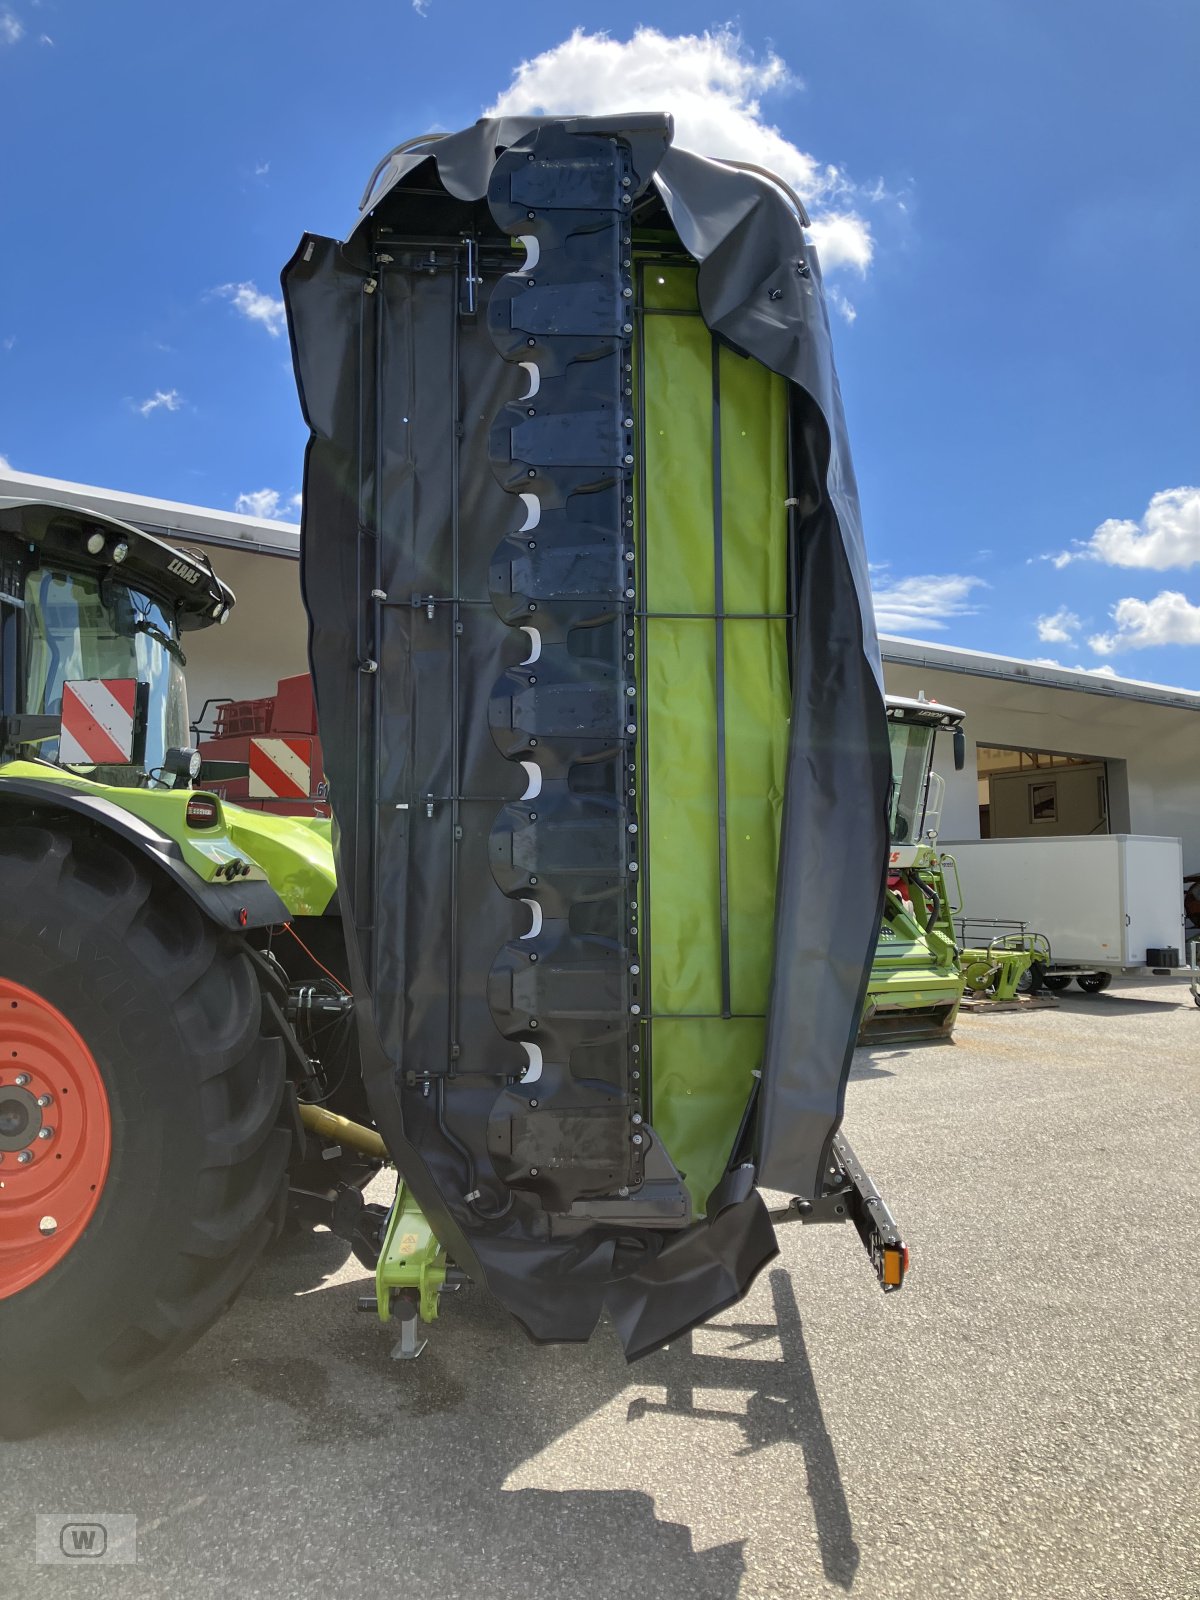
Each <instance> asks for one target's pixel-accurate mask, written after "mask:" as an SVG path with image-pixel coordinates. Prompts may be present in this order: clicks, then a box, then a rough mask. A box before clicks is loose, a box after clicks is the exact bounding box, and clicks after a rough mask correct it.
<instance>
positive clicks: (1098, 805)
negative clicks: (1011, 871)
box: [976, 744, 1112, 839]
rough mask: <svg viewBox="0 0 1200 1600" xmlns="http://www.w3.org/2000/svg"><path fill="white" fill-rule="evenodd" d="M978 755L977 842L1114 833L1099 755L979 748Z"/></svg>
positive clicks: (1105, 765) (1105, 772) (1105, 767)
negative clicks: (978, 839) (978, 840)
mask: <svg viewBox="0 0 1200 1600" xmlns="http://www.w3.org/2000/svg"><path fill="white" fill-rule="evenodd" d="M976 754H977V756H978V771H979V837H980V838H981V839H1026V838H1045V837H1047V836H1049V837H1054V836H1056V835H1062V834H1083V833H1111V832H1112V822H1111V818H1110V805H1109V790H1108V763H1107V761H1105V760H1104V759H1103V758H1102V757H1099V756H1072V755H1062V754H1059V753H1058V752H1055V751H1050V750H1017V749H1005V748H1002V747H1000V746H997V745H982V744H981V745H979V746H978V747H977V751H976Z"/></svg>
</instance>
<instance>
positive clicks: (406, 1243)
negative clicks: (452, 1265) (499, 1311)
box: [375, 1180, 446, 1322]
mask: <svg viewBox="0 0 1200 1600" xmlns="http://www.w3.org/2000/svg"><path fill="white" fill-rule="evenodd" d="M445 1282H446V1252H445V1251H444V1250H443V1249H442V1246H441V1244H440V1242H439V1241H438V1238H437V1235H436V1234H435V1233H434V1231H433V1229H432V1228H431V1227H430V1225H429V1223H428V1221H427V1220H426V1217H425V1214H424V1212H423V1211H422V1210H421V1208H420V1206H419V1205H418V1204H417V1202H416V1200H415V1199H414V1198H413V1194H412V1191H411V1190H410V1189H409V1187H408V1185H407V1184H405V1183H404V1182H403V1180H402V1181H401V1182H400V1184H399V1186H398V1188H397V1189H396V1198H395V1200H394V1201H393V1203H392V1209H391V1213H390V1215H389V1216H388V1220H387V1228H386V1229H385V1231H384V1236H383V1249H382V1250H381V1251H380V1252H379V1261H378V1263H377V1265H376V1267H375V1303H376V1305H377V1307H378V1309H379V1319H380V1321H381V1322H388V1321H390V1320H391V1315H392V1296H393V1294H395V1293H396V1292H397V1291H398V1290H399V1291H403V1290H409V1291H415V1292H416V1294H417V1296H418V1299H419V1303H420V1311H421V1320H422V1321H423V1322H435V1321H436V1320H437V1314H438V1295H439V1294H440V1293H441V1291H442V1288H443V1286H444V1284H445Z"/></svg>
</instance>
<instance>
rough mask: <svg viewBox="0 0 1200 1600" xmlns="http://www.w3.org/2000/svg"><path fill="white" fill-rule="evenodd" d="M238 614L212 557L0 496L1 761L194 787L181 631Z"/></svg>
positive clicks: (114, 781)
mask: <svg viewBox="0 0 1200 1600" xmlns="http://www.w3.org/2000/svg"><path fill="white" fill-rule="evenodd" d="M232 604H233V595H232V593H231V592H230V590H229V589H227V588H226V587H225V585H224V584H223V583H222V582H221V581H220V579H219V578H217V577H216V575H215V574H214V573H213V571H212V569H211V567H210V566H209V564H208V561H207V559H206V558H205V557H203V556H200V555H195V554H193V553H192V552H190V551H180V550H177V549H174V548H172V547H171V546H168V545H166V544H163V543H162V542H161V541H160V540H158V539H155V538H153V537H152V536H151V535H149V534H146V533H143V532H142V531H141V530H140V529H138V528H134V527H131V526H130V525H129V524H127V523H122V522H117V521H115V520H113V519H111V518H107V517H101V516H98V515H97V514H96V513H94V512H90V511H85V510H82V509H78V508H74V507H69V506H59V505H52V504H48V503H46V502H45V501H36V502H21V501H12V500H0V757H14V756H24V757H26V758H39V759H41V760H44V761H49V762H52V763H54V764H55V765H56V766H59V767H65V768H68V769H69V770H71V771H72V772H75V773H78V774H79V775H80V776H86V777H88V778H90V779H92V780H94V781H95V782H98V783H104V784H108V785H111V786H117V787H131V788H136V787H150V788H155V787H167V788H170V787H173V786H176V785H183V784H186V783H188V782H189V781H190V779H191V778H192V777H193V776H195V770H196V768H198V765H199V757H198V756H197V755H196V753H195V752H194V751H193V750H191V748H190V746H189V728H188V707H187V690H186V686H185V681H184V667H185V665H186V661H187V657H186V655H185V653H184V648H183V645H182V642H181V635H182V634H183V633H184V632H185V631H187V630H189V629H194V628H197V627H205V626H208V625H211V624H214V623H220V622H223V621H224V620H225V618H226V617H227V616H228V615H229V610H230V608H231V606H232Z"/></svg>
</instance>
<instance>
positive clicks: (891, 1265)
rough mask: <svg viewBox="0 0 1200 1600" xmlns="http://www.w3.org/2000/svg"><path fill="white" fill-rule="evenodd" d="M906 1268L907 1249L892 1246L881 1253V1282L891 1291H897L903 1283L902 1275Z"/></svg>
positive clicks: (902, 1246)
mask: <svg viewBox="0 0 1200 1600" xmlns="http://www.w3.org/2000/svg"><path fill="white" fill-rule="evenodd" d="M907 1267H908V1249H907V1247H906V1246H904V1245H898V1246H893V1247H892V1248H890V1249H886V1250H885V1251H884V1252H883V1281H884V1283H885V1284H886V1285H887V1286H888V1287H889V1288H891V1289H898V1288H899V1287H900V1285H901V1284H902V1283H903V1282H904V1273H905V1270H906V1268H907Z"/></svg>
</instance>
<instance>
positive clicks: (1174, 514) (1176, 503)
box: [1047, 487, 1200, 572]
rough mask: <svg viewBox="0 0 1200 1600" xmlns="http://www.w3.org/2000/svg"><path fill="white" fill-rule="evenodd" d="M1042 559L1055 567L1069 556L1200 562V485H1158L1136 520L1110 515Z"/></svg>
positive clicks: (1128, 562) (1109, 562)
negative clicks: (1070, 546)
mask: <svg viewBox="0 0 1200 1600" xmlns="http://www.w3.org/2000/svg"><path fill="white" fill-rule="evenodd" d="M1047 560H1050V561H1052V562H1053V563H1054V565H1055V566H1056V567H1065V566H1066V565H1067V563H1068V562H1070V561H1084V560H1088V561H1103V562H1104V563H1105V565H1106V566H1110V567H1143V568H1150V569H1151V570H1152V571H1154V572H1164V571H1166V569H1167V568H1168V567H1194V566H1195V565H1196V564H1197V562H1200V489H1196V488H1189V487H1183V488H1179V489H1160V490H1159V492H1158V493H1157V494H1156V495H1153V496H1152V497H1151V499H1150V504H1149V505H1148V506H1147V507H1146V510H1145V513H1144V514H1143V516H1142V517H1141V520H1140V521H1138V522H1131V521H1130V520H1129V519H1128V518H1126V517H1110V518H1109V519H1108V520H1107V521H1106V522H1102V523H1101V524H1100V526H1099V527H1098V528H1097V529H1096V531H1095V533H1093V535H1092V536H1091V538H1090V539H1086V540H1084V539H1077V540H1076V541H1075V547H1074V549H1072V550H1063V551H1061V552H1060V553H1059V554H1058V555H1056V556H1048V557H1047Z"/></svg>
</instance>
